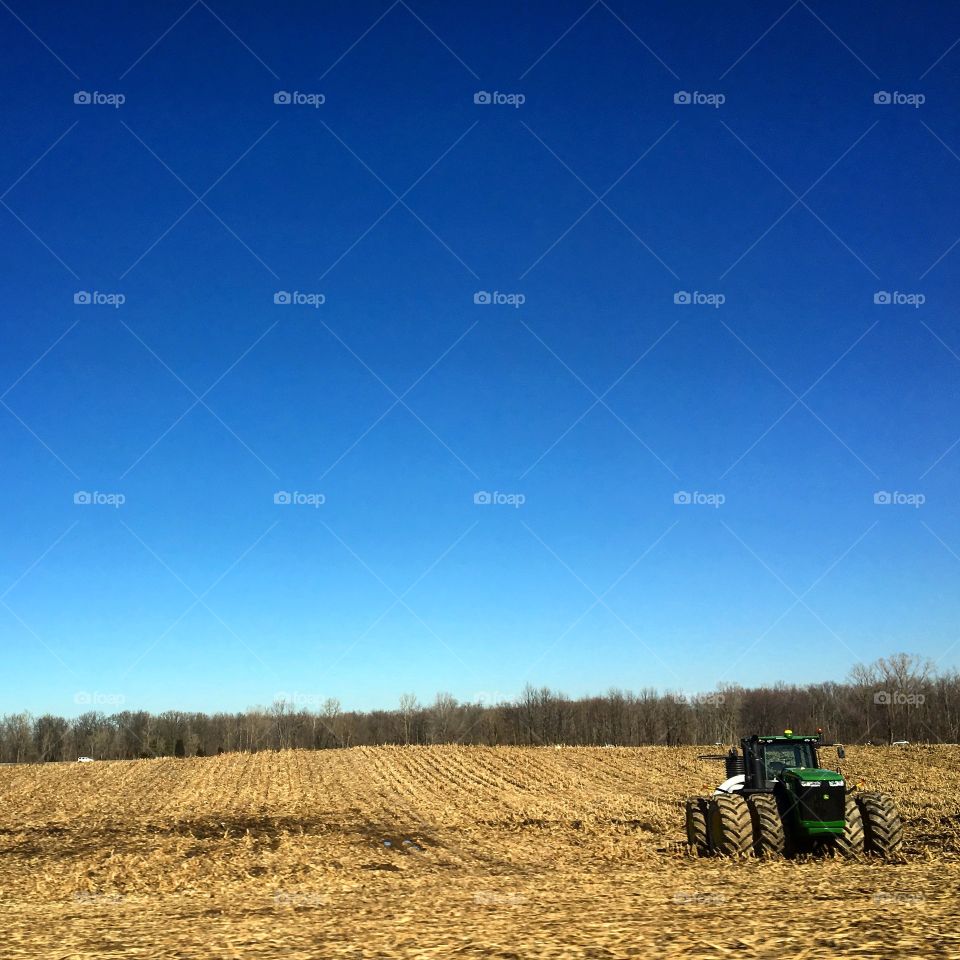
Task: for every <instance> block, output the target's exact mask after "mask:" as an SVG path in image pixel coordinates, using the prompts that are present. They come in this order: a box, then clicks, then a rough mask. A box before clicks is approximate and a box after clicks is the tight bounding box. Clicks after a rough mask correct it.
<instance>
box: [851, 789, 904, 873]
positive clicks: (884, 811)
mask: <svg viewBox="0 0 960 960" xmlns="http://www.w3.org/2000/svg"><path fill="white" fill-rule="evenodd" d="M856 797H857V805H858V806H859V807H860V812H861V814H862V815H863V833H864V840H865V846H866V850H867V853H873V854H876V855H877V856H879V857H885V858H886V857H892V856H895V855H896V854H897V853H899V852H900V846H901V844H902V843H903V823H902V822H901V820H900V813H899V812H898V810H897V805H896V803H894V801H893V798H892V797H889V796H887V794H885V793H858V794H856Z"/></svg>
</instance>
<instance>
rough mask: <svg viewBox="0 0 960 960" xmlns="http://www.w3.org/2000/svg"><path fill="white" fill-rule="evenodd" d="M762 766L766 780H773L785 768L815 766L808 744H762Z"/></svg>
mask: <svg viewBox="0 0 960 960" xmlns="http://www.w3.org/2000/svg"><path fill="white" fill-rule="evenodd" d="M763 764H764V773H765V776H766V779H767V780H775V779H776V778H777V777H779V776H780V775H781V774H782V773H783V771H784V770H786V769H787V767H813V766H816V764H815V763H814V759H813V750H812V749H811V746H810V744H809V743H767V744H764V748H763Z"/></svg>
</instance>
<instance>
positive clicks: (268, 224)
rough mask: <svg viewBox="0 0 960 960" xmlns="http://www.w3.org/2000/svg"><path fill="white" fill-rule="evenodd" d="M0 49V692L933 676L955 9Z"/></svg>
mask: <svg viewBox="0 0 960 960" xmlns="http://www.w3.org/2000/svg"><path fill="white" fill-rule="evenodd" d="M0 22H2V39H0V42H2V45H3V56H2V57H0V81H2V87H3V91H4V93H3V98H2V103H0V123H2V134H3V143H4V146H5V149H4V150H3V151H2V156H0V181H2V182H0V191H3V192H2V207H0V255H2V260H3V264H4V267H5V269H4V271H3V275H4V281H3V285H4V306H5V309H4V310H3V312H2V315H0V337H2V346H3V349H2V351H0V379H2V384H0V391H5V392H3V393H2V403H3V406H0V444H2V450H3V456H4V469H3V473H2V479H0V483H2V493H3V501H4V504H5V509H4V510H3V511H2V512H0V543H2V544H3V548H2V551H0V593H2V606H0V643H2V644H3V648H4V654H5V655H4V670H3V671H2V673H0V712H7V711H11V710H16V709H21V708H28V709H31V710H33V711H43V710H51V711H55V712H58V713H64V714H74V713H77V712H80V711H81V710H83V709H85V708H86V706H87V705H89V704H93V705H104V704H107V705H109V704H119V703H121V702H122V704H123V706H126V707H130V708H139V707H143V708H149V709H154V710H160V709H165V708H173V707H176V708H187V709H207V710H215V709H241V708H243V707H245V706H247V705H250V704H256V703H268V702H270V701H271V700H272V699H273V698H274V697H275V696H276V695H277V694H278V693H281V692H284V693H287V694H288V695H296V697H297V699H298V700H299V701H300V702H302V703H306V704H311V703H313V702H315V701H316V700H320V699H322V698H324V697H327V696H336V697H339V698H340V700H341V701H342V703H343V704H344V706H346V707H361V708H367V707H375V706H392V705H394V704H395V703H396V701H397V698H398V697H399V695H400V693H401V692H403V691H413V692H416V693H417V694H418V695H419V696H420V697H421V698H422V699H429V698H431V697H432V696H433V694H434V693H435V692H436V691H437V690H448V691H450V692H452V693H453V694H454V695H455V696H457V697H460V698H464V699H475V698H477V697H497V698H499V697H509V696H512V695H514V694H516V692H517V691H519V689H520V688H521V687H522V686H523V684H525V683H526V682H528V681H530V682H533V683H535V684H538V685H539V684H548V685H550V686H553V687H555V688H559V689H562V690H563V691H565V692H567V693H569V694H573V695H577V694H584V693H589V692H596V691H602V690H604V689H606V688H608V687H610V686H612V685H616V686H621V687H628V688H639V687H642V686H648V685H652V686H657V687H660V688H670V689H674V690H684V691H690V692H692V691H696V690H705V689H712V688H713V687H714V686H715V684H717V683H718V682H730V681H738V682H741V683H744V684H753V683H760V682H771V681H774V680H778V679H783V680H797V681H808V680H816V679H830V678H835V679H839V678H842V677H843V676H844V675H845V674H846V672H847V670H848V669H849V667H850V666H851V665H852V664H853V663H854V662H855V661H857V660H869V659H873V658H874V657H876V656H878V655H882V654H887V653H889V652H891V651H894V650H900V649H905V650H909V651H916V652H920V653H923V654H926V655H929V656H931V657H933V658H935V659H937V660H938V662H939V665H940V666H941V667H954V666H956V664H957V662H958V655H960V647H958V646H955V644H957V641H958V639H960V637H958V629H957V624H958V612H960V592H958V590H957V584H958V575H960V521H958V514H957V509H956V505H957V489H958V479H960V445H957V439H958V435H960V418H958V412H960V331H958V329H957V309H956V307H957V303H958V293H960V284H958V274H957V265H958V262H960V247H954V246H953V245H954V244H955V243H956V241H957V239H958V233H960V225H958V218H957V211H958V208H960V203H958V201H960V114H958V112H957V110H956V103H957V95H958V89H960V83H958V79H960V78H958V70H960V46H957V47H952V46H951V45H952V44H953V43H954V41H955V40H956V38H957V37H958V36H960V11H958V9H957V8H956V5H955V4H947V3H931V4H925V5H924V6H923V9H922V10H907V9H906V8H904V6H903V5H902V4H894V3H881V4H878V5H871V6H870V9H869V10H867V9H866V8H864V7H863V5H861V4H854V3H841V4H831V5H824V4H822V3H818V4H812V3H811V4H807V3H804V2H803V0H800V2H797V3H794V4H793V5H792V6H791V5H790V4H789V3H777V4H773V5H756V4H741V5H739V6H732V7H731V6H724V7H722V8H721V7H715V8H710V7H704V6H697V7H695V8H678V7H676V5H673V4H667V3H664V4H656V5H653V4H639V3H622V2H612V0H611V2H609V3H604V2H602V0H601V2H598V3H594V4H593V5H592V6H590V5H589V3H587V2H576V3H574V2H563V0H561V2H551V3H534V4H528V5H524V8H523V9H522V10H518V9H517V7H516V5H514V4H507V3H490V4H483V5H457V4H445V3H437V2H432V0H416V2H415V3H413V2H411V3H410V4H407V3H405V2H402V0H401V2H397V3H394V4H393V5H392V6H391V5H390V4H389V3H386V2H378V3H372V2H357V3H351V4H337V5H334V4H329V5H326V4H325V5H320V6H317V5H312V4H284V3H279V4H269V5H263V4H252V3H246V4H232V5H230V6H227V5H223V4H221V3H210V4H207V3H205V2H203V0H199V2H197V3H194V4H193V5H192V6H190V5H189V3H175V4H157V5H149V6H142V5H133V6H131V5H125V4H107V3H102V4H96V3H94V4H91V3H85V2H83V3H79V4H72V5H69V6H67V7H64V6H63V5H61V4H53V3H35V4H31V5H29V6H27V5H24V4H16V5H14V4H11V5H10V6H9V7H8V6H7V5H6V4H4V9H0ZM281 90H285V91H291V92H292V91H299V92H301V93H307V94H310V93H322V94H323V95H324V97H325V98H326V100H325V103H323V105H322V106H320V107H319V108H313V107H311V106H308V105H296V104H287V105H283V104H281V105H278V104H275V103H274V94H275V93H276V92H277V91H281ZM481 90H485V91H490V92H493V91H499V92H501V93H505V94H522V95H523V96H524V97H525V102H524V103H523V104H522V106H520V107H518V108H517V107H513V106H510V105H506V104H504V105H499V104H486V105H484V104H475V103H474V94H475V93H476V92H477V91H481ZM77 91H89V92H93V91H97V92H99V93H102V94H112V93H121V94H123V96H124V97H125V102H124V103H123V105H122V106H121V107H119V108H114V107H112V106H110V105H107V104H102V105H100V104H75V103H74V94H75V93H76V92H77ZM678 91H689V92H693V91H699V92H701V93H706V94H711V93H721V94H723V95H724V97H725V102H724V103H723V104H722V105H721V106H719V107H713V106H710V105H706V104H676V103H674V94H675V93H676V92H678ZM878 91H888V92H890V93H893V92H895V91H896V92H900V93H903V94H916V93H921V94H923V96H924V97H925V102H924V103H923V104H922V105H921V106H919V107H915V106H912V105H910V104H907V103H902V104H898V103H890V104H876V103H875V102H874V94H875V93H877V92H878ZM408 191H409V192H408ZM608 191H609V192H608ZM280 290H286V291H294V290H296V291H301V292H305V293H322V294H323V295H324V296H325V298H326V299H325V303H324V304H323V305H322V306H320V307H318V308H313V307H311V306H308V305H302V306H301V305H276V304H274V302H273V301H274V294H275V292H277V291H280ZM481 290H483V291H495V290H496V291H500V292H503V293H514V294H516V293H519V294H522V295H523V297H524V298H525V302H524V303H523V304H522V305H521V306H519V307H513V306H509V305H495V304H491V305H477V304H475V303H474V294H475V293H476V292H477V291H481ZM78 291H99V292H101V293H122V294H123V296H124V297H125V302H124V303H123V305H122V306H120V307H119V308H114V307H112V306H109V305H93V304H90V305H75V304H74V302H73V300H74V294H75V293H76V292H78ZM678 291H690V292H692V291H701V292H704V293H721V294H722V295H723V297H724V298H725V302H724V303H723V304H722V306H720V307H718V308H715V307H712V306H708V305H695V304H689V305H683V304H680V305H678V304H675V303H674V295H675V294H676V293H677V292H678ZM878 291H900V292H903V293H920V294H922V295H923V297H924V298H925V302H924V303H923V304H922V305H921V306H920V307H919V308H915V307H913V306H911V305H906V304H904V305H898V304H880V305H878V304H875V303H874V295H875V294H876V293H877V292H878ZM398 398H399V399H398ZM598 398H600V399H599V402H598ZM281 490H285V491H291V492H292V491H299V492H301V493H308V494H309V493H322V494H323V495H324V497H325V498H326V499H325V503H324V504H323V505H322V506H320V507H319V508H314V507H312V506H309V505H295V504H290V505H275V503H274V494H275V493H276V492H277V491H281ZM78 491H99V492H101V493H107V494H111V493H120V494H122V495H123V496H124V497H125V503H124V504H123V505H122V506H121V507H119V508H114V507H112V506H109V505H96V504H91V505H77V504H75V503H74V495H75V493H77V492H78ZM478 491H491V492H492V491H499V492H501V493H506V494H521V495H522V496H523V497H524V498H525V502H524V503H523V504H522V506H520V507H514V506H510V505H506V504H489V505H476V504H475V503H474V494H475V493H476V492H478ZM678 491H690V492H692V491H699V492H701V493H708V494H721V495H722V496H723V498H725V502H724V503H723V504H722V505H721V506H719V507H714V506H710V505H706V504H695V503H694V504H686V505H684V504H679V505H678V504H675V503H674V496H675V494H676V493H677V492H678ZM877 491H891V492H892V491H899V492H901V493H906V494H921V495H922V496H923V497H924V498H925V502H924V503H923V505H922V506H920V507H916V506H911V505H907V504H887V505H877V504H875V503H874V494H875V493H876V492H877ZM798 650H800V651H802V654H803V659H802V660H800V661H799V662H798V661H797V659H796V651H798ZM78 694H79V695H80V696H78Z"/></svg>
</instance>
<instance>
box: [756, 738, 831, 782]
mask: <svg viewBox="0 0 960 960" xmlns="http://www.w3.org/2000/svg"><path fill="white" fill-rule="evenodd" d="M819 742H820V738H819V737H802V736H794V735H793V734H792V733H784V734H782V735H777V736H768V737H760V736H753V737H748V738H744V740H743V741H742V746H743V756H744V761H745V762H744V768H745V769H744V774H745V778H744V779H745V784H744V785H745V787H746V789H748V790H772V789H773V788H774V784H775V783H776V782H777V781H782V780H784V778H785V774H786V773H787V771H788V770H798V771H807V772H814V771H816V772H817V773H820V772H821V771H820V762H819V760H818V759H817V746H816V745H817V744H818V743H819ZM807 779H811V778H810V777H808V778H807Z"/></svg>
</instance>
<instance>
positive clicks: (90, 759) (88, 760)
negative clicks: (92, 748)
mask: <svg viewBox="0 0 960 960" xmlns="http://www.w3.org/2000/svg"><path fill="white" fill-rule="evenodd" d="M93 762H94V760H93V757H77V763H93Z"/></svg>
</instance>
